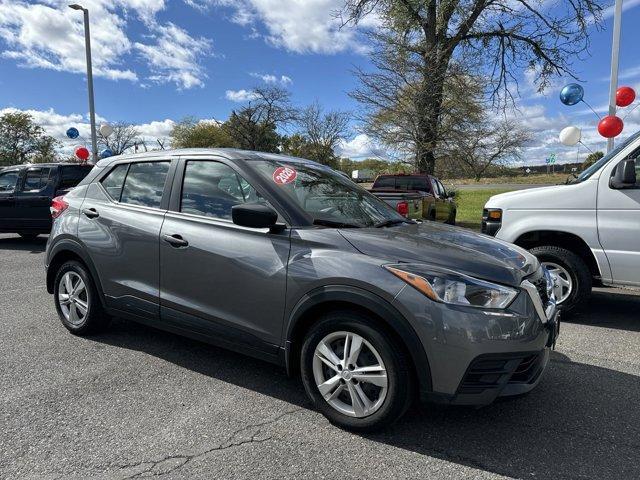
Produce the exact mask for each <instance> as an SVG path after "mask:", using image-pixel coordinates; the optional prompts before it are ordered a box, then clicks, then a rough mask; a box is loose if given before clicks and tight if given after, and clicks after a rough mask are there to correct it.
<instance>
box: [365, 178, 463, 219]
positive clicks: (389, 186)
mask: <svg viewBox="0 0 640 480" xmlns="http://www.w3.org/2000/svg"><path fill="white" fill-rule="evenodd" d="M370 191H371V193H373V194H374V195H376V196H378V197H380V198H381V199H382V200H384V201H386V202H387V203H390V201H393V200H395V199H394V198H393V197H392V196H391V195H392V194H394V193H395V194H396V195H397V194H399V193H407V192H413V193H418V194H420V195H421V196H422V218H423V219H426V220H432V221H437V222H444V223H449V224H452V225H453V224H455V221H456V209H457V207H456V204H455V202H454V200H453V197H452V196H451V195H449V194H448V193H447V191H446V189H445V188H444V185H442V182H441V181H440V180H438V179H437V178H435V177H433V176H431V175H424V174H411V175H405V174H396V175H378V177H376V180H375V182H373V186H372V187H371V190H370ZM388 199H389V200H388ZM396 203H397V202H396ZM392 206H393V205H392ZM410 218H413V217H410Z"/></svg>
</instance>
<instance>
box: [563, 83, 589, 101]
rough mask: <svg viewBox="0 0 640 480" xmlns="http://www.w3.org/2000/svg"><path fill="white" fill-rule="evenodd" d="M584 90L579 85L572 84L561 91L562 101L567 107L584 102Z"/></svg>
mask: <svg viewBox="0 0 640 480" xmlns="http://www.w3.org/2000/svg"><path fill="white" fill-rule="evenodd" d="M583 97H584V88H582V86H581V85H578V84H577V83H570V84H569V85H567V86H565V87H564V88H563V89H562V90H561V91H560V101H561V102H562V103H564V104H565V105H569V106H571V105H575V104H576V103H579V102H581V101H582V98H583Z"/></svg>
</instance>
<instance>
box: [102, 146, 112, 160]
mask: <svg viewBox="0 0 640 480" xmlns="http://www.w3.org/2000/svg"><path fill="white" fill-rule="evenodd" d="M112 156H113V152H112V151H111V150H109V149H108V148H105V149H104V150H103V151H102V153H100V158H107V157H112Z"/></svg>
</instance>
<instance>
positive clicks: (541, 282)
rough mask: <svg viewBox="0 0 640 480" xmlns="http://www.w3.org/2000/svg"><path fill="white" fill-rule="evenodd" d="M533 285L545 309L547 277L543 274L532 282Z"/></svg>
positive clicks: (547, 300)
mask: <svg viewBox="0 0 640 480" xmlns="http://www.w3.org/2000/svg"><path fill="white" fill-rule="evenodd" d="M533 285H534V286H535V287H536V290H537V291H538V295H540V300H542V305H543V306H544V308H545V309H546V308H547V307H548V306H549V293H548V291H547V277H546V276H545V275H543V276H542V277H540V278H539V279H538V280H536V281H535V282H533Z"/></svg>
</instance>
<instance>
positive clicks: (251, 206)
mask: <svg viewBox="0 0 640 480" xmlns="http://www.w3.org/2000/svg"><path fill="white" fill-rule="evenodd" d="M231 218H232V219H233V223H235V224H236V225H240V226H242V227H249V228H272V227H275V226H276V222H277V221H278V214H277V213H276V212H275V211H274V210H273V209H272V208H271V207H268V206H267V205H262V204H260V203H242V204H240V205H234V206H233V207H231Z"/></svg>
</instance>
